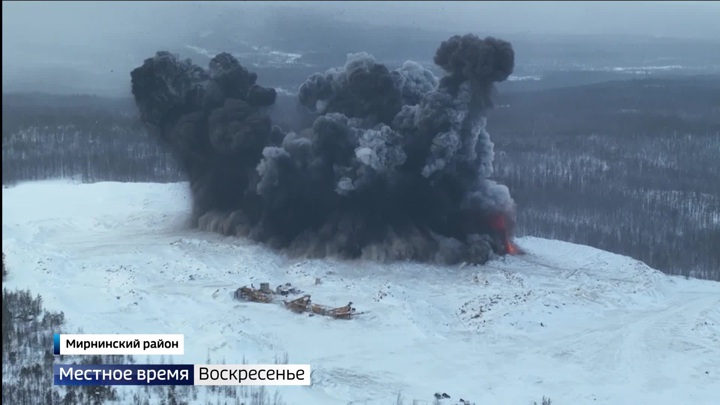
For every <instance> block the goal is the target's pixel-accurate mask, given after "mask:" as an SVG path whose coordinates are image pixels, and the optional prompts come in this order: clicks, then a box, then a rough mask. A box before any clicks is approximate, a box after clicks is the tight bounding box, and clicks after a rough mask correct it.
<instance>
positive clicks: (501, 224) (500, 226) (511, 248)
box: [490, 213, 522, 255]
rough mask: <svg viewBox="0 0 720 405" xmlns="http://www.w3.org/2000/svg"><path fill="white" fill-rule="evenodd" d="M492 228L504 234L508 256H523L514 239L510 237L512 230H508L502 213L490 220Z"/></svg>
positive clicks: (504, 243)
mask: <svg viewBox="0 0 720 405" xmlns="http://www.w3.org/2000/svg"><path fill="white" fill-rule="evenodd" d="M490 226H491V227H492V228H493V229H495V230H496V231H499V232H500V233H501V234H502V239H503V245H505V252H506V253H507V254H509V255H518V254H522V251H521V250H520V248H519V247H517V245H515V244H514V243H513V241H512V237H511V236H510V230H509V229H508V226H507V222H506V220H505V215H504V214H502V213H500V214H497V215H495V216H493V217H492V218H491V220H490Z"/></svg>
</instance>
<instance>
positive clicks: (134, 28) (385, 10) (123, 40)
mask: <svg viewBox="0 0 720 405" xmlns="http://www.w3.org/2000/svg"><path fill="white" fill-rule="evenodd" d="M290 7H300V8H304V9H306V10H313V11H318V12H323V13H324V14H325V15H326V16H330V17H331V18H333V19H334V20H336V21H340V20H353V21H361V22H366V23H372V24H380V25H393V26H413V27H421V28H425V29H429V30H438V31H448V32H450V31H453V32H455V33H459V31H472V32H482V33H486V35H502V34H529V35H540V34H565V35H574V36H577V35H583V34H619V35H627V34H632V35H646V36H656V37H657V36H667V37H686V38H688V37H690V38H705V39H717V40H720V24H718V21H720V2H690V1H685V2H506V1H503V2H465V1H463V2H347V1H344V2H287V3H286V2H271V3H261V2H125V1H123V2H108V1H103V2H92V1H83V2H64V1H52V2H36V1H32V2H24V1H23V2H20V1H3V3H2V24H3V27H2V34H3V38H2V46H3V50H2V56H3V63H2V64H3V86H5V85H6V84H8V83H10V84H16V85H17V83H19V82H21V81H23V80H25V81H28V80H30V81H33V80H35V79H36V78H33V77H31V76H28V75H30V73H32V72H35V71H38V72H39V71H41V70H42V69H46V70H47V69H50V68H53V69H54V68H57V69H59V71H62V70H66V71H67V72H68V75H71V73H70V72H71V71H73V70H78V69H92V70H93V71H94V72H95V73H96V74H97V75H105V76H103V78H102V79H101V78H99V76H98V78H97V80H100V81H102V80H108V79H107V77H106V76H107V75H108V74H110V73H108V72H115V71H116V70H119V71H120V72H121V73H115V74H117V75H120V74H122V76H117V77H118V80H124V81H126V79H127V78H126V76H127V69H128V68H129V67H130V66H133V64H137V63H138V62H139V61H138V60H137V57H138V56H137V55H138V54H144V55H145V54H147V55H151V54H152V52H154V51H155V50H158V49H163V48H166V47H167V46H172V45H175V44H178V43H186V42H183V41H185V40H186V38H188V36H190V35H197V30H193V29H191V28H192V27H197V26H200V25H203V23H205V25H207V22H208V21H210V20H212V19H213V18H217V17H218V16H221V15H223V14H224V13H225V12H226V11H227V10H228V9H229V8H234V9H235V10H241V11H243V14H246V15H249V14H252V13H256V12H257V10H260V14H258V15H259V16H258V18H257V19H256V20H257V22H258V23H259V24H262V18H263V17H262V14H263V10H264V13H265V15H268V13H272V10H273V9H277V8H283V9H288V8H290ZM251 10H252V11H251ZM242 29H243V25H242V24H238V30H240V31H241V30H242ZM271 34H272V33H270V35H271ZM169 44H172V45H169ZM33 69H34V70H33ZM102 72H104V73H102ZM32 74H36V73H32ZM37 75H40V73H37ZM28 77H30V79H28ZM45 79H46V78H44V77H38V78H37V80H45ZM68 80H69V79H68ZM86 80H88V81H92V80H95V79H93V77H88V78H86ZM113 80H115V79H113ZM15 87H17V86H15Z"/></svg>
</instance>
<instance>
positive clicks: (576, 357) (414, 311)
mask: <svg viewBox="0 0 720 405" xmlns="http://www.w3.org/2000/svg"><path fill="white" fill-rule="evenodd" d="M186 188H187V186H186V185H185V184H164V185H161V184H123V183H97V184H91V185H87V184H84V185H77V184H68V183H66V182H41V183H27V184H21V185H19V186H16V187H13V188H9V189H3V197H2V203H3V213H2V219H3V252H5V254H6V255H7V264H8V266H9V268H10V271H11V274H10V278H9V280H8V281H7V282H6V283H4V284H5V286H6V287H10V288H29V289H31V290H32V291H33V292H37V293H40V294H42V296H43V298H44V299H45V303H46V305H47V306H48V307H50V308H51V309H56V310H63V311H65V314H66V316H67V318H68V320H69V325H68V328H69V329H68V330H67V331H65V332H70V333H72V332H76V331H77V330H79V329H82V331H83V332H85V333H183V334H185V345H186V355H185V356H182V357H179V358H175V359H173V362H174V363H204V362H205V361H206V360H207V358H208V354H209V356H210V359H211V361H213V362H220V361H222V360H225V362H226V363H229V364H232V363H240V362H241V361H242V359H243V357H244V358H245V359H246V360H247V361H248V362H250V363H254V362H259V363H267V362H272V361H273V359H274V358H275V357H276V356H283V355H284V354H285V353H287V355H288V357H289V361H290V362H291V363H308V364H310V365H311V366H312V367H313V369H314V370H315V371H314V374H313V382H314V385H313V386H312V387H283V388H284V389H283V390H281V393H282V394H283V397H284V399H285V400H286V401H287V402H288V403H290V404H308V405H325V404H328V405H330V404H332V405H334V404H346V403H349V402H351V401H352V403H355V404H358V403H361V404H394V403H395V399H396V397H397V395H398V393H399V392H402V396H403V397H404V398H405V399H406V403H412V400H413V399H417V400H422V401H417V402H416V403H417V404H424V403H428V404H429V403H432V401H433V400H434V398H433V394H434V393H435V392H437V391H439V392H447V393H448V394H449V395H450V396H451V397H452V400H443V401H444V402H443V403H445V404H451V403H452V404H454V403H455V402H454V401H457V400H458V399H459V398H466V399H470V400H472V401H473V402H475V403H477V404H532V403H533V402H534V401H540V398H542V397H543V396H549V397H551V398H552V400H553V404H573V405H577V404H613V405H617V404H652V405H658V404H673V405H675V404H694V405H701V404H717V403H718V402H717V401H718V398H719V397H718V394H719V393H720V283H716V282H707V281H700V280H684V279H682V278H676V277H667V276H665V275H663V274H661V273H660V272H658V271H655V270H653V269H650V268H648V267H647V266H646V265H644V264H642V263H640V262H637V261H635V260H632V259H629V258H627V257H623V256H618V255H614V254H611V253H608V252H604V251H600V250H597V249H593V248H590V247H586V246H579V245H574V244H570V243H565V242H560V241H553V240H544V239H538V238H522V239H520V240H519V241H518V244H519V245H520V246H521V247H522V248H523V249H524V250H525V251H526V252H527V254H526V255H524V256H518V257H507V258H504V259H499V260H496V261H493V262H491V263H489V264H488V265H486V266H478V267H474V266H465V267H459V266H456V267H438V266H429V265H424V264H412V263H398V264H392V265H383V264H377V263H367V262H360V261H357V262H342V261H337V260H307V261H304V260H288V259H286V258H284V257H282V256H280V255H277V254H275V253H273V252H271V251H268V250H267V249H265V248H263V247H261V246H257V245H255V244H252V243H249V242H247V241H244V240H241V239H235V238H226V237H222V236H219V235H216V234H211V233H204V232H199V231H196V230H192V229H189V228H188V227H187V226H186V217H187V212H188V209H189V205H190V200H189V197H188V195H187V189H186ZM316 278H320V280H321V281H322V283H321V284H318V285H316V284H315V281H316ZM264 281H268V282H270V284H271V286H275V285H279V284H284V283H286V282H289V283H291V284H293V285H294V286H296V287H297V288H300V289H302V290H304V291H305V292H307V293H309V294H311V295H312V298H313V301H314V302H318V303H323V304H328V305H333V306H342V305H345V304H347V302H348V301H352V302H353V306H354V307H356V308H357V309H358V311H367V312H368V313H367V314H365V315H363V316H361V317H358V318H357V319H354V320H345V321H341V320H332V319H329V318H324V317H308V316H303V315H297V314H294V313H292V312H290V311H287V310H285V309H284V308H282V307H281V306H277V305H273V304H256V303H248V302H239V301H236V300H234V299H233V297H232V296H233V292H234V291H235V290H236V289H237V288H238V287H241V286H244V285H249V284H251V283H254V284H255V285H256V286H257V285H258V284H259V283H260V282H264ZM140 361H141V362H142V361H144V360H143V359H141V360H140ZM426 401H427V402H426Z"/></svg>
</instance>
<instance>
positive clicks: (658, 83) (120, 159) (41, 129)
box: [2, 77, 720, 281]
mask: <svg viewBox="0 0 720 405" xmlns="http://www.w3.org/2000/svg"><path fill="white" fill-rule="evenodd" d="M719 83H720V80H718V78H717V77H697V78H685V79H647V80H631V81H619V82H608V83H603V84H597V85H591V86H583V87H570V88H564V89H552V90H544V91H535V92H512V93H502V92H501V93H500V95H499V98H498V101H497V103H496V105H497V108H496V109H495V110H494V111H493V112H492V114H491V116H490V119H489V130H490V133H491V136H492V139H493V141H494V142H495V150H496V160H495V167H496V177H497V179H498V180H499V181H500V182H502V183H504V184H507V185H508V186H509V187H510V189H511V192H512V194H513V196H514V198H515V200H516V202H517V205H518V207H517V213H518V221H517V222H518V229H517V232H518V234H519V235H535V236H539V237H547V238H555V239H562V240H566V241H570V242H575V243H582V244H587V245H591V246H594V247H597V248H601V249H604V250H608V251H611V252H615V253H619V254H624V255H629V256H632V257H634V258H636V259H639V260H642V261H644V262H646V263H648V264H649V265H650V266H652V267H655V268H657V269H660V270H662V271H664V272H666V273H669V274H679V275H685V276H692V277H699V278H706V279H713V280H718V281H720V250H719V249H717V247H718V246H720V160H719V158H720V84H719ZM2 114H3V163H2V164H3V167H2V169H3V184H4V185H9V184H12V183H16V182H19V181H25V180H37V179H49V178H59V177H64V178H68V177H70V178H78V179H80V180H82V181H86V182H95V181H139V182H174V181H182V180H183V178H182V176H181V173H180V172H179V171H178V169H177V167H176V166H175V164H174V162H173V161H172V159H171V158H170V156H169V155H168V154H167V153H165V152H164V151H163V149H162V147H161V146H160V145H158V144H156V143H154V142H153V141H151V140H150V138H148V137H147V136H146V134H145V132H144V130H143V129H142V127H141V125H140V124H139V122H138V119H137V116H136V110H135V107H134V105H133V104H132V102H131V100H129V99H109V98H108V99H105V98H98V97H91V96H47V95H40V94H12V95H3V113H2Z"/></svg>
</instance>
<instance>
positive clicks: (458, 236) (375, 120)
mask: <svg viewBox="0 0 720 405" xmlns="http://www.w3.org/2000/svg"><path fill="white" fill-rule="evenodd" d="M434 61H435V64H437V65H438V66H439V67H440V68H442V69H443V70H444V71H445V72H446V74H445V76H444V77H442V78H441V79H440V80H438V79H437V78H436V77H435V76H434V75H433V74H432V73H431V72H430V71H429V70H427V69H425V68H424V67H422V66H421V65H419V64H417V63H414V62H406V63H405V64H403V66H401V67H400V68H398V69H395V70H390V69H389V68H388V67H386V66H385V65H383V64H381V63H378V62H377V61H375V60H374V59H373V57H372V56H370V55H368V54H365V53H359V54H351V55H349V56H348V59H347V63H346V64H345V66H343V67H341V68H333V69H329V70H327V71H326V72H324V73H316V74H314V75H312V76H310V77H309V78H308V79H307V80H306V81H305V83H303V84H302V86H300V89H299V94H298V102H299V104H300V105H302V106H304V107H305V108H306V109H307V110H308V111H309V112H311V113H313V114H314V115H315V116H314V122H313V123H312V125H311V126H310V128H306V129H302V130H300V129H297V128H296V129H295V131H294V132H288V133H286V132H285V130H287V129H288V128H285V129H282V128H280V127H278V126H274V125H273V123H272V120H271V118H270V115H269V113H270V112H271V111H272V108H273V104H274V102H275V101H276V97H277V94H276V92H275V90H274V89H270V88H266V87H262V86H260V85H259V84H257V83H256V82H257V76H256V75H255V74H254V73H251V72H249V71H248V70H246V69H245V68H244V67H243V66H241V65H240V63H239V62H238V61H237V60H236V59H235V58H234V57H233V56H232V55H230V54H227V53H222V54H220V55H217V56H216V57H215V58H213V59H212V61H211V62H210V65H209V68H208V69H207V70H206V69H203V68H200V67H198V66H195V65H193V64H192V63H191V61H189V60H180V59H178V58H177V57H176V56H174V55H172V54H169V53H167V52H159V53H157V54H156V55H155V57H153V58H150V59H147V60H145V62H144V64H143V65H142V66H140V67H138V68H137V69H135V70H133V71H132V73H131V78H132V93H133V95H134V97H135V101H136V103H137V105H138V108H139V110H140V113H141V118H142V120H143V121H144V123H145V124H147V126H148V128H149V129H150V130H151V132H152V133H153V134H155V135H156V136H158V137H160V138H161V139H163V140H164V141H165V143H166V144H167V145H168V147H169V148H170V150H171V151H172V152H173V154H174V156H175V157H176V158H177V160H178V161H179V162H180V164H181V165H182V167H183V169H184V170H185V172H186V174H187V176H188V178H189V181H190V184H191V189H192V194H193V199H194V200H193V202H194V204H193V218H194V220H195V223H196V225H197V226H199V227H200V228H202V229H210V230H215V231H219V232H222V233H224V234H229V235H238V236H247V237H249V238H251V239H253V240H256V241H259V242H262V243H265V244H267V245H269V246H271V247H273V248H276V249H282V250H283V251H286V252H288V253H290V254H292V255H301V256H311V257H325V256H339V257H344V258H370V259H375V260H383V261H386V260H414V261H428V262H440V263H457V262H461V261H466V262H473V263H483V262H485V261H487V260H488V259H489V258H490V257H491V256H492V255H493V253H495V254H506V253H508V251H509V246H511V245H510V244H509V231H510V230H509V228H510V227H511V225H512V223H513V219H514V212H513V207H514V204H513V201H512V199H511V197H510V194H509V191H508V189H507V188H506V187H505V186H503V185H499V184H496V183H495V182H493V181H492V180H490V179H489V178H490V176H491V175H492V170H493V167H492V162H493V144H492V142H491V141H490V137H489V135H488V133H487V132H486V131H485V117H486V112H487V110H488V109H489V108H491V107H492V103H491V100H490V96H491V93H492V89H493V83H495V82H500V81H503V80H505V79H507V77H508V76H509V75H510V74H511V73H512V70H513V65H514V52H513V49H512V46H511V45H510V44H509V43H508V42H505V41H502V40H499V39H495V38H485V39H481V38H478V37H476V36H474V35H465V36H454V37H452V38H450V39H448V40H447V41H445V42H443V43H442V44H441V45H440V47H439V48H438V49H437V52H436V54H435V58H434Z"/></svg>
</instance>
